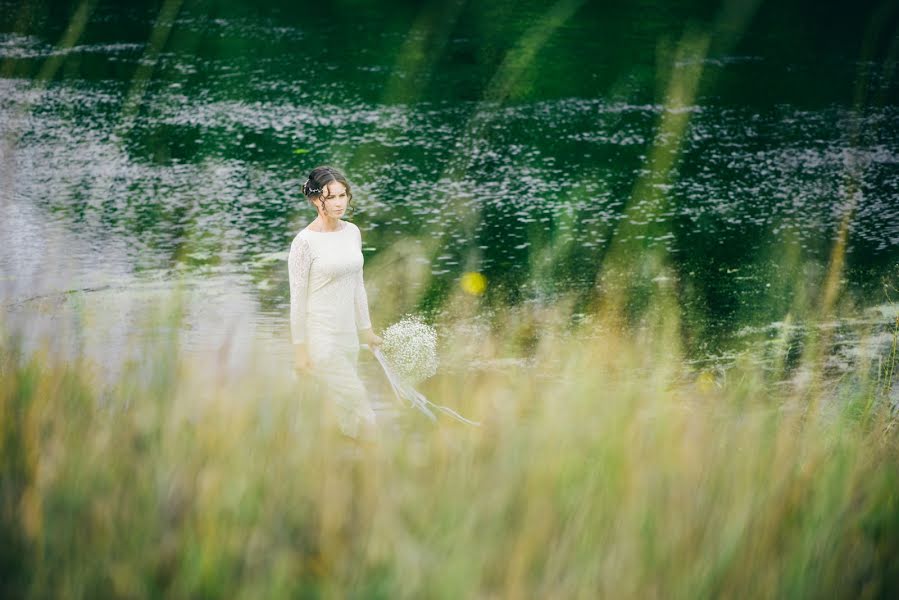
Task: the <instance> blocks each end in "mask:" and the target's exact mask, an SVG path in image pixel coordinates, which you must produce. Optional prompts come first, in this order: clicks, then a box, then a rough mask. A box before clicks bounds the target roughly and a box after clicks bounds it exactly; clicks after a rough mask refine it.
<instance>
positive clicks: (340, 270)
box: [287, 221, 375, 437]
mask: <svg viewBox="0 0 899 600" xmlns="http://www.w3.org/2000/svg"><path fill="white" fill-rule="evenodd" d="M287 263H288V272H289V275H290V329H291V336H292V338H293V343H294V344H303V343H305V344H306V348H307V350H308V352H309V358H310V361H311V363H312V374H313V375H314V376H316V377H317V378H319V380H320V381H321V382H322V383H324V385H325V388H326V390H327V395H328V397H329V399H330V400H331V401H332V402H333V404H332V407H333V408H334V409H335V412H336V416H337V421H338V425H339V426H340V429H341V430H342V431H343V433H344V434H346V435H349V436H352V437H358V436H359V434H360V432H361V431H362V429H363V428H364V427H365V426H366V425H371V424H373V423H374V420H375V413H374V411H373V410H372V408H371V404H370V403H369V401H368V395H367V394H366V391H365V387H364V386H363V385H362V381H361V380H360V379H359V375H358V373H357V372H356V362H357V358H358V356H359V331H362V330H365V329H369V328H371V320H370V318H369V314H368V297H367V296H366V294H365V285H364V283H363V280H362V236H361V234H360V233H359V228H358V227H356V226H355V225H354V224H352V223H350V222H348V221H341V228H340V229H338V230H336V231H331V232H320V231H310V230H309V229H303V230H302V231H300V232H299V233H298V234H297V236H296V237H295V238H294V239H293V243H292V244H291V245H290V254H289V256H288V259H287Z"/></svg>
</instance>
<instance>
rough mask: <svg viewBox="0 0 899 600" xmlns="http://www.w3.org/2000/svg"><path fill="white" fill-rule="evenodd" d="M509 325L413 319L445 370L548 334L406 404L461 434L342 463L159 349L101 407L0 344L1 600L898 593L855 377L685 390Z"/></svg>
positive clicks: (47, 362) (748, 369)
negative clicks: (439, 337) (514, 362)
mask: <svg viewBox="0 0 899 600" xmlns="http://www.w3.org/2000/svg"><path fill="white" fill-rule="evenodd" d="M660 310H663V309H660ZM510 311H511V312H514V311H517V313H516V314H513V315H511V316H510V318H509V319H508V321H499V322H498V323H499V324H498V325H497V326H496V327H495V329H494V330H492V331H490V332H488V333H486V334H484V335H481V336H480V337H479V338H478V340H477V345H476V346H473V345H472V344H473V342H472V340H471V338H470V337H465V336H463V335H462V333H461V331H462V330H461V329H460V327H461V326H462V324H461V323H452V322H445V323H442V324H440V326H441V328H442V330H443V331H446V332H453V331H455V332H457V333H456V334H453V333H450V334H449V335H448V336H447V338H448V339H447V340H446V342H445V344H444V346H445V347H444V348H443V353H444V355H445V356H447V357H450V359H452V357H456V358H457V359H458V360H460V361H462V359H463V357H465V360H467V359H468V358H470V357H471V356H472V354H473V353H474V354H481V355H484V356H487V355H495V356H502V355H504V354H508V353H509V352H512V351H513V350H514V349H515V348H519V349H520V348H521V343H520V340H521V336H522V333H521V328H522V327H525V328H529V327H538V328H540V330H541V331H557V332H559V333H558V335H542V336H539V339H538V341H537V342H536V344H533V345H532V346H531V347H530V348H531V349H530V355H529V362H528V363H527V365H526V367H519V368H517V369H516V368H515V367H506V368H502V369H498V368H489V367H485V368H468V369H462V370H456V371H454V372H449V371H451V369H448V371H447V372H444V374H442V375H438V376H437V377H435V378H434V379H432V380H431V381H430V382H428V383H427V385H426V386H425V388H424V391H425V392H426V393H427V394H428V395H429V396H430V397H431V399H432V400H434V401H436V402H439V403H441V404H447V405H451V406H454V407H456V408H458V409H459V410H460V411H463V412H465V413H467V414H468V415H470V416H472V417H473V418H476V419H478V420H480V421H482V423H483V425H482V426H481V427H480V428H472V427H468V426H465V425H461V424H458V423H456V422H453V421H444V422H441V423H439V424H438V425H437V426H433V425H431V424H430V423H429V422H428V421H426V420H425V419H423V418H417V414H416V413H414V412H413V411H411V410H409V411H401V414H400V416H399V417H397V418H386V419H385V422H384V423H383V424H382V426H381V428H380V438H379V439H378V441H377V442H376V443H373V444H369V445H359V444H356V443H354V442H352V441H350V440H347V439H345V438H342V437H341V436H339V435H338V434H336V433H334V431H333V430H332V429H331V428H329V427H327V426H326V423H327V421H326V420H325V419H324V415H325V413H326V411H323V410H322V407H323V405H326V403H327V399H326V398H323V397H320V396H319V395H318V392H316V391H315V389H314V388H312V387H309V386H307V385H305V384H304V382H303V381H300V382H295V381H291V380H290V379H289V378H288V377H285V378H284V379H283V380H273V379H261V378H256V377H252V376H248V377H246V378H245V379H243V380H241V381H238V382H235V383H234V384H233V385H230V386H227V387H224V386H209V385H208V377H204V375H206V373H203V372H202V371H203V370H204V369H206V367H204V366H201V365H199V364H193V363H192V361H191V359H190V358H189V357H186V356H180V354H179V351H178V348H177V344H176V343H175V342H174V339H172V338H164V339H163V338H157V341H156V342H155V343H154V344H153V345H150V346H149V347H147V348H146V351H145V356H146V360H145V361H144V362H143V363H142V364H140V365H135V366H133V368H131V369H130V370H128V371H126V372H125V373H124V374H123V375H122V376H121V377H120V379H119V380H118V381H117V382H116V383H115V385H114V386H112V387H106V388H103V387H102V386H101V385H100V384H99V383H97V382H95V381H94V380H93V378H92V376H91V372H92V371H91V369H90V366H89V365H87V364H85V363H81V362H79V361H75V362H74V363H73V362H69V363H67V364H64V363H62V362H59V361H56V360H55V359H54V358H53V355H52V354H44V355H32V356H24V355H22V354H20V353H18V352H17V350H16V348H17V343H16V341H15V340H14V339H13V338H12V337H10V336H8V335H7V336H5V338H4V342H3V346H2V354H0V377H2V381H3V385H2V386H0V416H2V418H0V424H2V426H0V465H2V467H0V482H2V485H0V518H2V524H0V536H2V540H0V542H2V543H0V548H2V553H0V581H2V582H3V583H2V587H3V590H2V591H3V595H4V596H5V597H26V598H29V597H30V598H45V597H61V598H99V597H136V598H142V597H229V598H263V597H264V598H295V597H319V596H322V597H346V596H353V597H384V598H401V597H408V598H420V597H446V598H459V597H512V598H515V597H523V596H538V597H590V598H594V597H597V596H599V597H640V598H645V597H665V598H696V597H734V596H753V597H815V596H829V597H830V596H835V597H846V596H853V597H856V596H861V597H888V596H891V595H892V594H894V593H895V592H896V591H899V563H897V562H896V560H895V558H896V556H899V500H897V495H896V490H897V489H899V466H897V465H899V445H897V438H896V432H895V430H894V429H893V427H892V424H893V417H892V415H891V410H890V406H889V402H888V401H887V396H886V395H884V392H888V391H889V388H888V387H885V385H884V381H883V379H882V378H881V379H880V380H879V385H876V384H874V382H873V380H871V378H877V374H876V373H873V371H872V374H871V375H870V376H869V374H868V371H859V372H857V373H854V374H853V376H852V377H843V378H841V379H839V380H831V381H825V380H822V381H820V382H819V384H820V385H817V386H789V385H787V386H785V385H782V384H781V383H782V382H778V381H774V380H772V379H771V377H770V375H769V374H768V373H767V372H765V371H764V370H762V369H761V368H759V367H758V364H759V362H758V361H755V360H751V359H752V358H753V357H747V360H744V361H740V362H738V364H737V366H735V367H734V368H733V369H731V371H730V372H729V373H728V377H727V378H726V379H723V378H716V377H715V376H714V374H712V373H701V374H697V373H693V374H690V373H685V372H684V365H683V362H682V361H680V359H678V358H677V357H678V356H679V354H680V353H679V351H678V349H677V348H676V347H674V345H675V344H676V341H675V340H676V337H672V336H670V335H668V334H667V333H666V328H665V327H648V328H645V329H644V330H643V331H642V332H634V331H631V332H628V333H627V334H625V332H623V331H613V330H609V329H605V328H603V329H598V328H597V327H594V326H591V325H583V326H581V327H579V328H575V329H570V330H567V331H566V329H565V328H566V324H565V316H564V314H563V313H562V312H561V311H552V310H544V311H543V312H540V313H537V312H528V310H527V309H523V308H518V309H510ZM670 318H673V317H672V316H671V315H668V314H662V315H661V318H660V319H659V320H658V322H659V323H664V322H665V321H666V320H668V319H670ZM165 329H166V330H171V329H172V328H171V327H166V328H165ZM666 357H670V358H666ZM889 360H892V361H895V356H894V355H890V356H889ZM460 364H461V362H460ZM487 364H488V365H489V363H487ZM449 366H450V367H452V365H449ZM813 372H815V373H818V374H819V375H818V376H820V377H823V375H820V374H821V373H823V372H824V370H822V369H817V370H813ZM890 376H891V377H892V371H890ZM865 381H869V383H872V385H864V383H865ZM372 384H373V385H375V384H376V382H372ZM809 390H813V392H809ZM809 393H815V394H820V397H819V398H815V399H812V398H809V397H808V394H809ZM813 400H814V401H813ZM810 404H813V405H815V406H816V407H818V410H817V411H816V412H814V413H811V414H810V413H809V412H808V411H807V410H804V407H807V406H809V405H810Z"/></svg>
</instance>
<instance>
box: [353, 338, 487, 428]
mask: <svg viewBox="0 0 899 600" xmlns="http://www.w3.org/2000/svg"><path fill="white" fill-rule="evenodd" d="M369 350H371V353H372V354H374V355H375V358H376V359H378V364H380V365H381V368H382V369H384V374H385V375H387V381H389V382H390V387H391V388H393V393H394V394H396V397H397V398H398V399H399V400H400V401H401V402H403V401H405V402H408V403H409V404H411V405H412V406H413V407H415V408H417V409H418V410H420V411H421V412H423V413H424V414H425V416H426V417H428V418H429V419H430V420H431V421H436V420H437V416H436V415H435V414H434V412H433V411H432V410H431V409H432V408H433V409H435V410H438V411H440V412H442V413H445V414H447V415H449V416H451V417H453V418H454V419H456V420H457V421H461V422H462V423H467V424H469V425H474V426H475V427H479V426H480V425H481V424H480V423H479V422H477V421H472V420H470V419H466V418H465V417H463V416H462V415H460V414H459V413H457V412H456V411H454V410H453V409H451V408H449V407H446V406H441V405H439V404H434V403H433V402H431V401H430V400H428V399H427V398H425V396H424V395H423V394H422V393H421V392H419V391H418V390H416V389H415V388H413V387H412V386H411V385H409V384H407V383H405V382H404V381H403V380H402V379H400V377H399V375H397V374H396V373H395V372H394V370H393V367H391V366H390V361H388V360H387V357H386V356H384V353H383V352H381V349H380V348H377V347H376V348H374V349H372V348H371V347H369Z"/></svg>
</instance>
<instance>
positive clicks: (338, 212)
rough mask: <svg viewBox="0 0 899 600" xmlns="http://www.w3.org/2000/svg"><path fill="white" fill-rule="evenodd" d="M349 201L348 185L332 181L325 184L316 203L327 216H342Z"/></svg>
mask: <svg viewBox="0 0 899 600" xmlns="http://www.w3.org/2000/svg"><path fill="white" fill-rule="evenodd" d="M349 201H350V198H349V196H348V195H347V193H346V186H345V185H343V184H342V183H340V182H339V181H332V182H331V183H329V184H328V185H326V186H325V188H324V190H323V191H322V195H321V198H320V199H319V200H318V201H317V202H316V204H317V205H318V210H319V212H320V213H321V214H323V215H325V216H326V217H333V218H340V217H342V216H343V214H344V213H345V212H346V207H347V204H348V203H349Z"/></svg>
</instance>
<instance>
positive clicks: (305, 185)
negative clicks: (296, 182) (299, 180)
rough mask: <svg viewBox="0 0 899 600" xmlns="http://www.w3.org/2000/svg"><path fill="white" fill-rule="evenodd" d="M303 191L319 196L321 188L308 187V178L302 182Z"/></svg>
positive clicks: (308, 194) (309, 194)
mask: <svg viewBox="0 0 899 600" xmlns="http://www.w3.org/2000/svg"><path fill="white" fill-rule="evenodd" d="M303 193H304V194H305V195H307V196H320V195H321V193H322V190H321V189H320V188H314V187H309V180H308V179H307V180H306V182H305V183H303Z"/></svg>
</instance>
